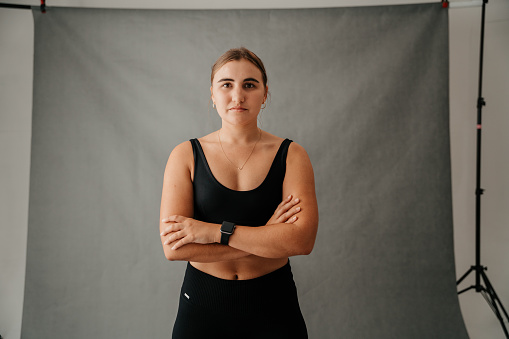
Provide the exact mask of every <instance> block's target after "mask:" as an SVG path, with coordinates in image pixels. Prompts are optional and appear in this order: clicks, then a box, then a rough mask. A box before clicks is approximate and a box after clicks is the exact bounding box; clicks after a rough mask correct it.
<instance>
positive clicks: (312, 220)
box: [283, 142, 318, 251]
mask: <svg viewBox="0 0 509 339" xmlns="http://www.w3.org/2000/svg"><path fill="white" fill-rule="evenodd" d="M290 194H291V195H293V196H294V197H295V198H299V199H300V203H299V206H300V207H301V212H299V214H298V219H297V221H296V222H295V225H296V226H298V227H299V228H300V229H301V230H302V231H303V232H302V235H303V236H304V237H306V239H307V240H309V243H308V246H309V251H311V249H312V248H313V245H314V241H315V238H316V232H317V229H318V204H317V200H316V193H315V179H314V173H313V167H312V165H311V160H310V159H309V156H308V154H307V152H306V150H305V149H304V148H303V147H302V146H301V145H299V144H297V143H295V142H292V143H291V144H290V148H289V149H288V155H287V159H286V174H285V179H284V181H283V196H284V197H286V196H289V195H290Z"/></svg>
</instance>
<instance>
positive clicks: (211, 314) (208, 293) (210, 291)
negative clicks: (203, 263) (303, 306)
mask: <svg viewBox="0 0 509 339" xmlns="http://www.w3.org/2000/svg"><path fill="white" fill-rule="evenodd" d="M307 337H308V335H307V330H306V324H305V323H304V318H303V317H302V313H301V312H300V307H299V301H298V299H297V289H296V288H295V283H294V281H293V275H292V270H291V268H290V263H289V262H288V263H287V264H286V265H285V266H283V267H281V268H279V269H277V270H275V271H274V272H271V273H269V274H266V275H264V276H261V277H258V278H255V279H249V280H225V279H220V278H216V277H214V276H211V275H209V274H207V273H204V272H202V271H200V270H198V269H196V268H194V267H193V266H192V265H191V264H189V263H188V264H187V269H186V274H185V277H184V282H183V284H182V289H181V291H180V303H179V309H178V314H177V319H176V320H175V325H174V327H173V337H172V338H173V339H194V338H200V339H203V338H207V339H215V338H221V339H229V338H235V339H237V338H243V339H272V338H274V339H276V338H277V339H286V338H288V339H290V338H291V339H306V338H307Z"/></svg>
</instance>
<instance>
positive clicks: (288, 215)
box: [281, 206, 301, 222]
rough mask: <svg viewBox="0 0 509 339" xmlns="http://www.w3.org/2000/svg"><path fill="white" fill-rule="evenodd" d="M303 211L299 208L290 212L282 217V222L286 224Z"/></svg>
mask: <svg viewBox="0 0 509 339" xmlns="http://www.w3.org/2000/svg"><path fill="white" fill-rule="evenodd" d="M300 211H301V208H300V207H299V206H297V207H295V208H292V209H290V210H289V211H288V212H286V213H284V214H283V215H282V216H281V222H286V221H287V220H288V219H290V218H291V217H292V216H293V215H295V214H297V213H299V212H300Z"/></svg>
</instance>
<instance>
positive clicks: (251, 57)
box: [210, 47, 267, 87]
mask: <svg viewBox="0 0 509 339" xmlns="http://www.w3.org/2000/svg"><path fill="white" fill-rule="evenodd" d="M242 59H244V60H247V61H249V62H250V63H252V64H253V65H255V66H256V67H257V68H258V69H259V70H260V72H262V80H263V86H264V87H267V73H266V72H265V66H263V62H262V60H260V58H259V57H258V56H257V55H256V54H254V53H253V52H251V51H250V50H248V49H247V48H245V47H240V48H232V49H230V50H228V51H226V52H225V53H224V54H223V55H221V56H220V57H219V59H217V60H216V62H215V63H214V65H212V73H211V75H210V83H212V80H213V79H214V75H215V74H216V72H217V71H218V70H219V69H220V68H221V67H223V66H224V65H225V64H226V63H228V62H230V61H239V60H242Z"/></svg>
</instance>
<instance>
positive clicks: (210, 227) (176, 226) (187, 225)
mask: <svg viewBox="0 0 509 339" xmlns="http://www.w3.org/2000/svg"><path fill="white" fill-rule="evenodd" d="M161 221H162V222H164V223H169V226H168V227H166V228H165V229H164V231H163V232H162V233H161V236H162V237H163V236H166V235H168V234H170V233H171V234H170V236H169V237H168V238H167V239H166V241H165V242H164V244H165V245H168V244H171V243H173V242H175V241H177V240H178V241H177V242H176V243H174V244H173V247H172V248H171V249H172V250H176V249H178V248H179V247H181V246H184V245H186V244H189V243H195V244H211V243H214V242H216V236H217V235H218V234H220V232H219V226H218V225H216V224H211V223H206V222H203V221H198V220H195V219H193V218H187V217H184V216H181V215H172V216H171V217H168V218H165V219H163V220H161Z"/></svg>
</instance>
